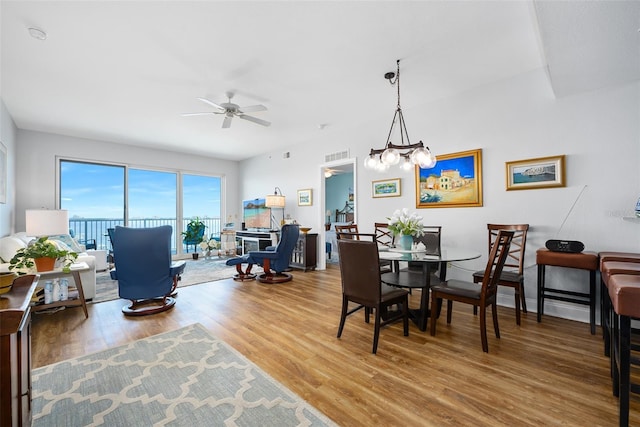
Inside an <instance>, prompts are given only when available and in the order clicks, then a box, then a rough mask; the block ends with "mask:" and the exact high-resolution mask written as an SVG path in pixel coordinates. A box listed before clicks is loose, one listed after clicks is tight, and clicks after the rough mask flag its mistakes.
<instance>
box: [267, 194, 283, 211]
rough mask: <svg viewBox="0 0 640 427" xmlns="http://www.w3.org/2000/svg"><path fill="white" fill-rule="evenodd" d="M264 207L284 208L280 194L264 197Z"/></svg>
mask: <svg viewBox="0 0 640 427" xmlns="http://www.w3.org/2000/svg"><path fill="white" fill-rule="evenodd" d="M264 205H265V206H266V207H268V208H283V209H284V207H285V199H284V196H283V195H281V194H269V195H268V196H267V197H265V203H264Z"/></svg>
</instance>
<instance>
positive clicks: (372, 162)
mask: <svg viewBox="0 0 640 427" xmlns="http://www.w3.org/2000/svg"><path fill="white" fill-rule="evenodd" d="M379 162H380V161H379V160H378V156H376V155H375V154H370V155H369V156H367V157H365V159H364V167H365V169H369V170H375V169H376V166H377V165H378V163H379Z"/></svg>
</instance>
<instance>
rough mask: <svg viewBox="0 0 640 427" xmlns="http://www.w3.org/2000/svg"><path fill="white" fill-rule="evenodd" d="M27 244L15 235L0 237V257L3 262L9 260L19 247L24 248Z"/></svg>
mask: <svg viewBox="0 0 640 427" xmlns="http://www.w3.org/2000/svg"><path fill="white" fill-rule="evenodd" d="M26 247H27V244H26V243H25V242H23V241H22V240H21V239H19V238H18V237H15V236H6V237H3V238H2V239H0V258H2V261H3V262H9V261H11V258H13V256H14V255H15V254H16V252H18V250H19V249H23V248H26Z"/></svg>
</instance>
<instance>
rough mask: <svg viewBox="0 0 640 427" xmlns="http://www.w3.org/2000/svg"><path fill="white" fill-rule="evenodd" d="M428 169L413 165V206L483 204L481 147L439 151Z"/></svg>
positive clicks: (455, 206)
mask: <svg viewBox="0 0 640 427" xmlns="http://www.w3.org/2000/svg"><path fill="white" fill-rule="evenodd" d="M437 160H438V161H437V163H436V165H435V166H434V167H433V168H431V169H423V168H421V167H419V166H416V208H418V209H422V208H458V207H479V206H482V150H481V149H477V150H469V151H461V152H458V153H451V154H441V155H438V156H437Z"/></svg>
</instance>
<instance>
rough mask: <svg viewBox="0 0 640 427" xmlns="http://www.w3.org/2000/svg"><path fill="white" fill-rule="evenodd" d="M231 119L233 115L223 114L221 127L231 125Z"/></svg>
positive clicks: (224, 127) (225, 127)
mask: <svg viewBox="0 0 640 427" xmlns="http://www.w3.org/2000/svg"><path fill="white" fill-rule="evenodd" d="M231 119H233V116H225V118H224V121H223V122H222V129H227V128H230V127H231Z"/></svg>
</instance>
